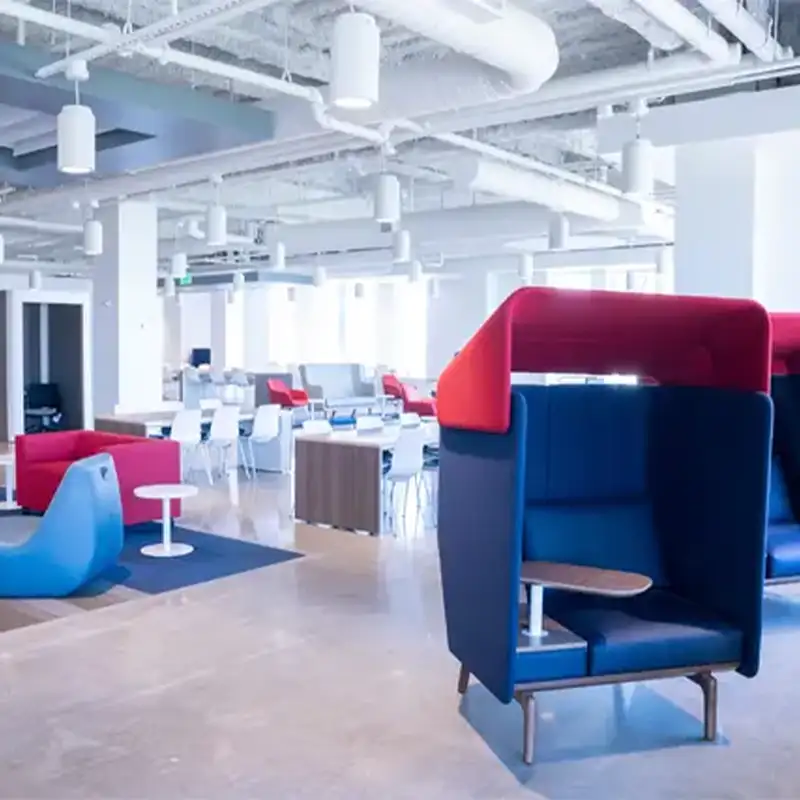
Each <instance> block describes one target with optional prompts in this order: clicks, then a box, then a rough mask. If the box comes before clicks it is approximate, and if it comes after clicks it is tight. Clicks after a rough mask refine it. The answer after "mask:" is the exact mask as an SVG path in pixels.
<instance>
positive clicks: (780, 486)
mask: <svg viewBox="0 0 800 800" xmlns="http://www.w3.org/2000/svg"><path fill="white" fill-rule="evenodd" d="M769 521H770V522H772V523H782V522H794V516H793V515H792V508H791V506H790V505H789V496H788V494H787V493H786V482H785V481H784V479H783V470H782V469H781V466H780V464H779V463H778V459H777V458H773V459H772V472H771V475H770V482H769Z"/></svg>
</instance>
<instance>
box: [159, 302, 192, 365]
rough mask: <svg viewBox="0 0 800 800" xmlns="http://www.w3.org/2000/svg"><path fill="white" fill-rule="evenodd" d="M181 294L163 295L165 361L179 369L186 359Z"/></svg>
mask: <svg viewBox="0 0 800 800" xmlns="http://www.w3.org/2000/svg"><path fill="white" fill-rule="evenodd" d="M181 300H182V298H181V297H180V295H177V294H176V295H175V297H162V298H161V302H162V303H163V306H164V363H165V364H167V365H169V366H170V367H172V368H173V369H177V368H178V367H180V366H181V365H182V364H183V363H184V361H185V360H186V355H187V352H185V351H184V347H183V337H182V336H181V328H182V322H181V317H182V313H183V306H182V305H181Z"/></svg>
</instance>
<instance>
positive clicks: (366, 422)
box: [356, 417, 383, 433]
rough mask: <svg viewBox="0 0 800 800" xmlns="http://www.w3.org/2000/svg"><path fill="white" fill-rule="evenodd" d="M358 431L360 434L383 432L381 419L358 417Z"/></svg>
mask: <svg viewBox="0 0 800 800" xmlns="http://www.w3.org/2000/svg"><path fill="white" fill-rule="evenodd" d="M356 430H357V431H358V432H359V433H377V432H378V431H382V430H383V419H382V418H381V417H356Z"/></svg>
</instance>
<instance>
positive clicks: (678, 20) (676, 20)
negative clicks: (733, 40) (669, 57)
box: [633, 0, 731, 63]
mask: <svg viewBox="0 0 800 800" xmlns="http://www.w3.org/2000/svg"><path fill="white" fill-rule="evenodd" d="M633 2H635V3H636V4H637V5H638V6H639V7H640V8H641V9H642V11H644V12H646V13H647V14H648V15H649V16H651V17H652V18H653V19H655V20H657V21H658V22H660V23H661V24H662V25H663V26H664V27H666V28H670V29H671V30H673V31H675V33H677V34H678V36H680V37H681V39H683V40H684V41H685V42H686V43H687V44H689V45H691V46H692V47H693V48H694V49H695V50H697V51H698V52H700V53H702V54H703V55H704V56H706V57H707V58H709V59H710V60H711V61H718V62H721V63H726V62H729V61H730V59H731V47H730V45H729V44H728V42H726V41H725V39H724V38H723V37H722V36H720V35H719V34H718V33H717V32H716V31H713V30H711V28H710V27H709V26H708V25H707V24H706V23H705V22H704V21H703V20H701V19H700V18H699V17H696V16H695V15H694V14H693V13H692V12H691V11H689V9H688V8H686V6H684V5H681V4H680V3H679V2H678V0H633Z"/></svg>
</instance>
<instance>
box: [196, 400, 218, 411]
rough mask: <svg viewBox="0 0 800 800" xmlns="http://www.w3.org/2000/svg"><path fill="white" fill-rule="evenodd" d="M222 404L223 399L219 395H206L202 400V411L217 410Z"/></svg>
mask: <svg viewBox="0 0 800 800" xmlns="http://www.w3.org/2000/svg"><path fill="white" fill-rule="evenodd" d="M221 406H222V400H220V399H219V397H204V398H202V399H201V400H200V410H201V411H216V410H217V409H218V408H220V407H221Z"/></svg>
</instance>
